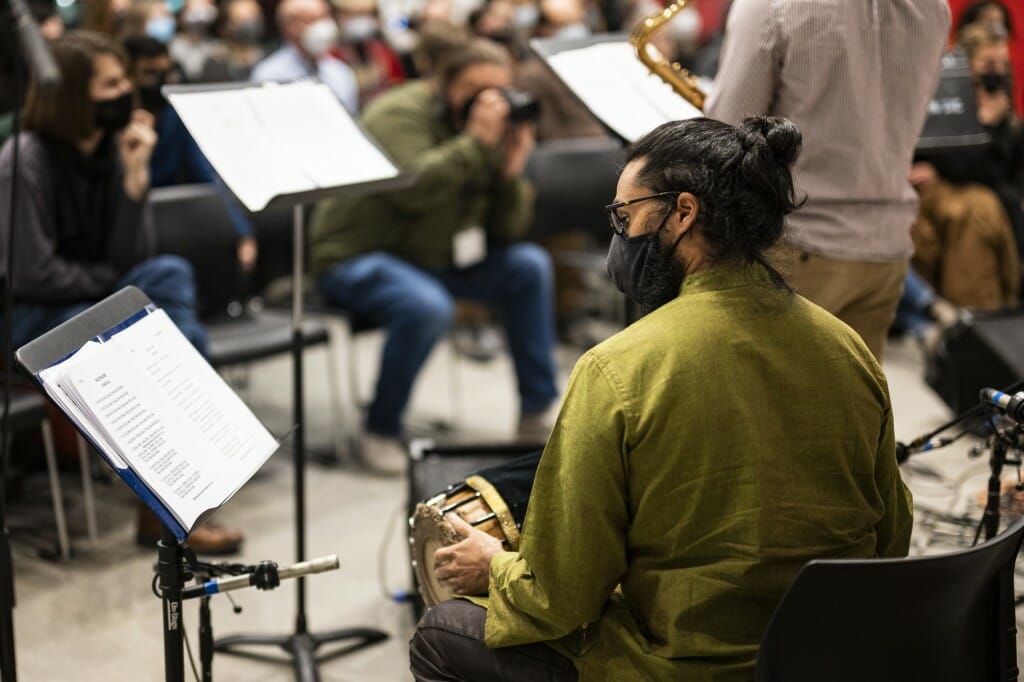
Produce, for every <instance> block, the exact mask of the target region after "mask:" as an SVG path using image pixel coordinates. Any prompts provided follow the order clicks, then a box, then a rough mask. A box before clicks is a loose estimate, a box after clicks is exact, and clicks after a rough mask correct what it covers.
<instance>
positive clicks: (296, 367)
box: [163, 83, 413, 682]
mask: <svg viewBox="0 0 1024 682" xmlns="http://www.w3.org/2000/svg"><path fill="white" fill-rule="evenodd" d="M258 87H262V86H261V85H260V84H253V83H236V84H217V85H194V86H167V87H165V88H164V89H163V91H164V93H165V94H166V95H168V96H169V97H170V98H171V102H172V105H173V104H174V97H175V96H178V97H181V96H188V95H192V94H202V93H207V92H221V91H228V90H244V89H247V88H258ZM280 87H287V84H281V85H280ZM339 108H340V106H339ZM342 111H343V110H342ZM179 113H182V112H179ZM339 115H341V114H339ZM346 115H347V114H346ZM182 120H183V121H184V122H185V125H186V126H188V127H189V130H190V131H192V133H193V136H194V137H195V139H196V143H197V144H198V145H199V148H200V149H202V150H204V152H205V149H204V145H205V144H206V143H208V142H209V141H210V140H208V139H206V138H205V137H204V136H203V135H202V134H200V135H197V134H196V133H197V132H198V131H197V130H193V126H190V125H189V117H188V116H187V115H186V114H184V113H182ZM356 127H357V128H358V130H359V132H360V133H361V134H362V135H363V136H365V137H366V139H368V140H369V141H370V142H373V140H372V138H370V137H369V135H368V134H367V133H366V132H365V130H363V129H362V128H361V127H359V126H358V125H357V126H356ZM374 146H376V147H377V149H378V151H380V152H381V153H382V154H383V153H384V152H383V151H382V150H380V147H379V146H378V145H376V143H375V142H374ZM385 156H386V154H385ZM211 162H213V165H214V169H215V170H217V171H218V173H221V177H222V179H223V180H224V182H225V184H226V185H227V186H228V188H229V189H230V190H231V191H232V192H233V193H235V195H236V196H238V194H239V192H238V191H237V190H236V188H235V187H233V186H232V185H233V183H234V182H236V178H233V177H231V175H230V174H227V175H226V174H224V173H223V172H221V169H218V168H217V164H216V161H215V160H213V159H211ZM345 162H346V159H338V163H339V164H340V163H345ZM412 182H413V177H412V176H408V175H397V176H396V177H393V178H388V179H384V180H374V181H367V182H358V183H354V184H349V185H341V186H332V187H316V186H313V185H312V184H311V186H310V187H309V189H306V190H303V191H299V192H291V193H282V194H278V195H276V196H274V198H273V199H271V200H270V202H269V203H267V204H266V205H265V206H262V207H252V206H248V205H247V206H246V208H248V209H249V210H251V211H253V212H259V211H261V210H268V209H271V208H280V207H282V206H291V207H292V208H293V220H294V224H293V250H294V255H293V270H292V289H293V291H292V390H293V396H292V409H293V412H294V428H295V435H294V449H293V461H294V464H295V473H294V476H295V554H296V559H295V560H296V561H297V562H300V561H304V560H305V558H306V511H305V507H306V502H305V501H306V487H305V465H306V437H305V412H304V405H305V399H304V393H303V380H302V350H303V344H302V317H303V310H304V286H303V280H304V271H305V266H304V258H303V256H304V253H305V236H304V230H305V205H306V204H309V203H312V202H314V201H318V200H320V199H326V198H329V197H338V196H345V195H347V196H353V195H358V194H367V193H371V192H379V191H384V190H391V189H400V188H403V187H407V186H409V185H411V184H412ZM239 200H240V201H241V197H239ZM242 203H243V204H244V203H245V202H242ZM254 208H255V210H253V209H254ZM387 638H388V634H387V633H385V632H383V631H381V630H377V629H373V628H364V627H354V628H345V629H341V630H334V631H331V632H326V633H320V634H317V633H313V632H310V631H309V629H308V626H307V623H306V585H305V579H304V578H299V579H298V585H297V602H296V613H295V630H294V632H293V633H291V634H286V635H235V636H231V637H224V638H222V639H219V640H217V641H216V642H215V643H214V648H215V650H216V651H218V652H221V653H227V654H233V655H237V656H246V657H249V658H255V659H257V660H267V658H268V657H266V656H263V655H259V654H256V653H255V652H252V651H249V650H246V647H268V646H270V647H275V648H279V649H282V650H284V652H285V653H286V654H287V655H288V659H283V660H282V661H281V662H288V661H289V660H290V662H291V663H292V664H293V666H294V670H295V675H296V679H297V680H299V681H300V682H318V681H319V679H320V674H319V671H318V670H317V663H318V662H319V661H324V660H328V659H332V658H335V657H337V656H341V655H344V654H348V653H351V652H353V651H357V650H359V649H363V648H365V647H367V646H371V645H373V644H376V643H378V642H383V641H384V640H386V639H387ZM352 640H355V641H354V642H352V643H350V644H348V645H347V646H342V647H339V648H337V649H334V650H333V651H329V652H328V653H327V654H324V655H321V656H317V654H316V652H317V649H319V648H320V647H321V646H322V645H324V644H330V643H339V642H351V641H352ZM274 660H276V659H274Z"/></svg>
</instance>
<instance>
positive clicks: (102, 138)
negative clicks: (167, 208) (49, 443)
mask: <svg viewBox="0 0 1024 682" xmlns="http://www.w3.org/2000/svg"><path fill="white" fill-rule="evenodd" d="M53 54H54V57H55V59H56V62H57V65H58V66H59V68H60V71H61V75H62V80H61V84H60V86H59V87H58V88H57V89H56V90H54V91H52V92H49V91H43V90H42V89H40V88H37V87H35V85H34V84H33V85H32V86H30V87H29V92H28V98H27V100H26V106H25V128H26V131H27V132H26V133H25V134H24V136H23V137H22V138H21V140H20V144H19V149H18V154H19V157H20V158H19V173H20V177H19V180H18V187H17V195H16V197H17V201H18V207H19V212H18V238H17V241H16V242H15V244H14V247H13V248H14V251H15V253H14V263H15V271H14V273H12V275H11V277H10V278H9V280H10V286H12V287H13V289H14V291H13V293H14V300H15V306H14V309H13V310H12V316H13V330H12V334H13V336H12V338H11V342H12V345H13V346H15V347H17V346H20V345H22V344H24V343H26V342H27V341H30V340H31V339H33V338H35V337H36V336H38V335H40V334H42V333H44V332H46V331H48V330H49V329H50V328H52V327H54V326H56V325H57V324H59V323H61V322H63V321H65V320H67V319H69V318H71V317H73V316H74V315H76V314H77V313H79V312H81V311H83V310H84V309H86V308H88V307H89V305H90V304H92V303H94V302H96V301H98V300H100V299H101V298H103V297H104V296H106V295H108V294H110V293H112V292H114V291H115V290H117V289H119V288H121V287H123V286H126V285H129V284H131V285H135V286H137V287H139V288H140V289H141V290H142V291H143V292H145V293H146V295H148V296H149V297H150V298H151V299H152V300H153V301H154V303H156V304H157V305H159V306H160V307H161V308H163V309H164V310H165V311H166V312H167V314H168V315H169V316H170V318H171V319H172V320H173V321H174V323H175V324H176V325H177V326H178V328H179V329H181V331H182V333H183V334H185V336H186V337H188V339H189V340H190V341H191V342H192V343H193V344H195V346H196V347H197V348H198V349H200V350H204V349H205V343H206V337H205V332H204V330H203V327H202V325H201V324H200V323H199V321H198V319H197V318H196V314H195V285H194V282H193V278H192V270H191V268H190V266H189V264H188V263H187V262H185V261H184V260H182V259H180V258H178V257H176V256H167V255H156V254H154V252H153V236H152V234H151V230H150V226H149V225H148V223H147V221H146V217H145V211H144V210H143V203H144V201H145V198H146V193H147V191H148V190H149V161H150V154H151V153H152V151H153V147H154V145H155V144H156V133H155V132H154V130H153V116H152V115H151V114H150V113H148V112H146V111H144V110H141V109H133V105H132V99H133V98H132V86H131V83H130V82H129V81H128V79H127V77H126V74H125V60H124V57H123V56H122V53H121V51H120V50H119V49H118V47H117V46H116V44H115V43H113V42H112V41H111V40H110V39H108V38H106V37H104V36H101V35H99V34H94V33H88V32H84V31H83V32H77V31H76V32H71V33H68V34H66V35H64V36H63V37H61V38H60V39H59V40H57V41H56V42H54V43H53ZM13 151H14V150H13V142H12V141H8V142H7V144H5V145H4V147H3V149H2V150H0V185H2V186H4V187H9V186H10V181H11V171H12V162H13ZM10 201H11V194H10V192H8V191H3V192H0V215H4V216H7V215H8V211H9V202H10ZM6 235H7V230H6V229H5V230H3V238H4V239H5V238H6ZM2 246H3V249H2V250H6V249H7V248H8V246H7V244H6V243H5V242H4V243H2ZM3 262H6V258H4V259H3ZM5 279H8V278H5ZM140 509H142V510H143V512H142V513H141V514H140V519H139V528H138V531H139V536H138V540H139V541H140V542H145V543H150V542H152V543H155V542H156V540H157V539H158V537H159V521H157V519H156V516H155V515H153V514H152V513H151V512H150V513H148V514H147V513H146V511H148V510H146V509H145V507H140ZM241 541H242V538H241V535H240V534H239V533H237V532H235V531H227V530H225V529H222V528H217V527H209V526H206V527H204V528H202V529H199V530H197V531H196V532H195V533H193V535H192V542H191V544H192V546H193V548H194V549H196V550H197V551H202V552H207V553H212V552H230V551H235V550H237V549H238V547H239V545H240V544H241Z"/></svg>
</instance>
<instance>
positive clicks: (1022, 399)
mask: <svg viewBox="0 0 1024 682" xmlns="http://www.w3.org/2000/svg"><path fill="white" fill-rule="evenodd" d="M980 395H981V402H983V403H986V404H988V405H992V406H993V407H995V408H997V409H999V410H1002V411H1003V412H1004V413H1005V414H1006V416H1007V417H1009V418H1010V419H1012V420H1013V421H1015V422H1024V392H1021V393H1014V394H1013V395H1010V394H1008V393H1003V392H1002V391H997V390H996V389H994V388H983V389H981V393H980Z"/></svg>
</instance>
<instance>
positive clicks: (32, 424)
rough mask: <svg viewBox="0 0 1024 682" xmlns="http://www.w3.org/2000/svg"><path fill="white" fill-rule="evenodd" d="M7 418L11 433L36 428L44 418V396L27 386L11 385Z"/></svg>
mask: <svg viewBox="0 0 1024 682" xmlns="http://www.w3.org/2000/svg"><path fill="white" fill-rule="evenodd" d="M9 419H10V431H11V433H16V432H18V431H25V430H27V429H34V428H38V426H39V423H40V422H41V421H42V420H43V419H46V398H44V397H43V396H42V394H41V393H39V392H38V391H35V390H32V389H29V388H19V387H17V386H15V387H13V389H12V390H11V412H10V417H9Z"/></svg>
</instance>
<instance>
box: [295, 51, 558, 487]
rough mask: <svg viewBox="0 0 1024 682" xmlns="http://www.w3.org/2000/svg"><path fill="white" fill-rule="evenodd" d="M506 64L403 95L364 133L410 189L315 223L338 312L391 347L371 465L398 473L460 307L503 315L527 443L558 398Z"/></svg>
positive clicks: (546, 296)
mask: <svg viewBox="0 0 1024 682" xmlns="http://www.w3.org/2000/svg"><path fill="white" fill-rule="evenodd" d="M511 82H512V68H511V60H510V58H509V56H508V53H507V51H506V50H505V49H504V48H502V47H500V46H499V45H497V44H495V43H493V42H491V41H487V40H484V39H479V38H477V39H474V40H472V41H470V42H469V43H467V44H466V45H464V46H463V47H462V48H460V49H458V50H451V51H449V52H448V53H446V54H445V56H444V57H443V58H442V60H441V62H440V64H439V65H438V67H437V73H436V75H435V80H434V81H432V82H431V81H420V82H414V83H408V84H405V85H402V86H399V87H397V88H394V89H392V90H391V91H389V92H388V93H386V94H384V95H382V96H381V97H380V98H378V99H377V100H376V101H375V102H374V103H373V104H371V105H370V107H368V109H367V111H366V114H365V116H364V118H363V122H364V125H365V126H366V128H367V129H368V130H369V131H370V133H371V134H373V135H374V137H376V138H377V140H379V141H380V143H381V144H382V145H383V146H384V148H385V149H386V151H387V152H388V153H389V154H390V155H391V157H392V158H394V159H395V160H396V161H397V163H398V164H399V165H400V166H401V167H402V168H404V169H406V170H408V171H411V172H414V173H415V174H416V184H415V185H414V186H413V187H412V188H409V189H404V190H400V191H395V192H387V193H381V194H376V195H372V196H366V197H360V198H354V199H338V200H329V201H326V202H324V203H323V204H321V205H320V206H319V207H318V209H317V211H316V213H315V214H314V217H313V226H312V248H311V253H312V261H313V269H314V272H315V273H316V275H317V276H318V283H319V287H320V290H321V291H322V292H323V294H324V296H325V297H326V298H327V300H328V301H330V302H331V303H332V304H334V305H338V306H340V307H343V308H345V309H347V310H350V311H352V312H353V313H355V314H356V315H358V316H360V317H363V318H365V319H367V320H368V321H370V322H371V323H373V324H376V325H380V326H383V327H384V328H385V329H386V331H387V341H386V343H385V346H384V352H383V357H382V359H381V367H380V374H379V378H378V382H377V388H376V394H375V396H374V399H373V402H372V404H371V405H370V410H369V414H368V416H367V419H366V434H365V436H364V441H363V444H364V449H365V455H366V458H367V464H368V465H369V466H372V467H374V468H377V469H379V470H381V471H396V470H400V469H401V468H402V467H403V466H404V464H405V462H406V455H405V453H404V451H403V449H402V448H401V447H400V444H399V441H398V438H399V436H400V435H401V432H402V423H401V421H402V415H403V413H404V411H405V408H406V404H407V402H408V399H409V394H410V392H411V390H412V386H413V383H414V381H415V379H416V376H417V374H418V373H419V370H420V368H421V367H422V365H423V363H424V362H425V360H426V358H427V356H428V354H429V353H430V350H431V348H433V346H434V344H436V343H437V341H438V340H439V339H440V338H441V337H442V336H444V334H445V332H446V331H447V330H448V328H449V327H450V325H451V322H452V317H453V305H452V297H453V296H458V297H461V298H467V299H473V300H478V301H482V302H485V303H489V304H496V305H498V306H499V307H500V308H501V310H502V313H503V320H504V323H505V327H506V333H507V335H508V340H509V347H510V350H511V353H512V359H513V362H514V364H515V369H516V377H517V382H518V387H519V397H520V415H521V416H520V422H519V424H520V431H521V433H524V434H528V435H534V436H543V435H545V434H544V428H545V427H546V426H547V427H549V426H550V424H549V423H548V422H547V417H548V415H547V414H546V413H547V412H548V408H549V407H551V405H552V403H553V402H554V401H555V400H556V399H557V397H558V389H557V387H556V385H555V367H554V356H553V351H554V324H553V322H554V320H553V315H552V310H551V303H552V302H551V298H552V290H551V289H552V282H551V264H550V260H549V259H548V257H547V255H546V254H545V253H544V252H543V251H542V250H541V249H540V248H539V247H537V246H534V245H532V244H524V243H515V240H516V239H518V238H519V237H521V236H522V235H523V233H524V232H525V231H526V229H527V228H528V226H529V221H530V215H531V212H532V191H531V188H530V187H529V185H528V184H527V183H526V182H525V181H524V180H523V179H522V174H523V170H524V168H525V166H526V161H527V158H528V157H529V155H530V152H531V150H532V149H533V146H534V139H533V130H532V128H531V127H530V126H529V125H522V124H518V125H517V124H513V123H512V122H510V121H509V105H508V103H507V102H506V100H505V98H504V97H503V96H502V95H501V93H500V89H501V88H503V87H507V86H508V85H510V84H511Z"/></svg>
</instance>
